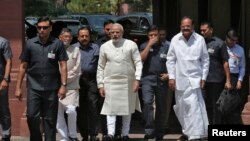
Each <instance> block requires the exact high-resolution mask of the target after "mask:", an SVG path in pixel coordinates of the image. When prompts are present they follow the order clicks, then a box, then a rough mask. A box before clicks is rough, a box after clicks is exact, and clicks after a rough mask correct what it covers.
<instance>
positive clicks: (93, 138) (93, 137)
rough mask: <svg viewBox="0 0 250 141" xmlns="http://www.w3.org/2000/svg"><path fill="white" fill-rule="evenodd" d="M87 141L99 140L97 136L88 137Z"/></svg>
mask: <svg viewBox="0 0 250 141" xmlns="http://www.w3.org/2000/svg"><path fill="white" fill-rule="evenodd" d="M89 141H100V139H99V138H98V137H97V136H90V139H89Z"/></svg>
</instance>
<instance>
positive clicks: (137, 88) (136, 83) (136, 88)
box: [133, 80, 140, 93]
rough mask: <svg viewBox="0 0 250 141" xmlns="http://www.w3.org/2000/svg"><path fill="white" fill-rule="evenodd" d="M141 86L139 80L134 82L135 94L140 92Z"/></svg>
mask: <svg viewBox="0 0 250 141" xmlns="http://www.w3.org/2000/svg"><path fill="white" fill-rule="evenodd" d="M139 85H140V81H139V80H134V82H133V92H134V93H135V92H138V90H139Z"/></svg>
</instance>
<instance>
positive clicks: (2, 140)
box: [1, 138, 10, 141]
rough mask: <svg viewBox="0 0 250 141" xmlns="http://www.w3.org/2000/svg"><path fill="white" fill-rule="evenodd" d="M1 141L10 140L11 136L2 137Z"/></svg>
mask: <svg viewBox="0 0 250 141" xmlns="http://www.w3.org/2000/svg"><path fill="white" fill-rule="evenodd" d="M1 141H10V138H2V139H1Z"/></svg>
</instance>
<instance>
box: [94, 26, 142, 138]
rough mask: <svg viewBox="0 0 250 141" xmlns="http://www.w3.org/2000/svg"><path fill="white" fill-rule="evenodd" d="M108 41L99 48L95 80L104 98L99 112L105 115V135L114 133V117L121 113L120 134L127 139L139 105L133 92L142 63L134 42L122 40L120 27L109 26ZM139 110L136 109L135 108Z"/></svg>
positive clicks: (137, 84) (136, 88)
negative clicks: (106, 130)
mask: <svg viewBox="0 0 250 141" xmlns="http://www.w3.org/2000/svg"><path fill="white" fill-rule="evenodd" d="M110 32H111V40H110V41H108V42H106V43H104V44H103V45H102V46H101V48H100V54H99V61H98V69H97V83H98V88H99V92H100V95H101V96H103V97H105V101H104V104H103V107H102V111H101V114H103V115H107V126H108V134H109V135H108V138H109V139H110V140H111V139H112V138H113V136H114V133H115V120H116V116H117V115H120V116H122V119H123V120H122V123H123V126H122V136H123V139H124V140H126V139H128V138H129V137H128V133H129V126H130V120H131V114H132V113H134V112H135V109H136V108H138V107H139V103H138V102H137V101H138V95H137V91H138V88H139V81H140V79H141V72H142V62H141V58H140V54H139V50H138V47H137V45H136V43H135V42H133V41H131V40H127V39H123V38H122V35H123V27H122V26H121V25H120V24H114V25H113V26H112V27H111V31H110ZM139 109H140V108H139Z"/></svg>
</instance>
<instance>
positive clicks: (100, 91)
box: [99, 87, 105, 97]
mask: <svg viewBox="0 0 250 141" xmlns="http://www.w3.org/2000/svg"><path fill="white" fill-rule="evenodd" d="M99 94H100V95H101V97H105V90H104V87H101V88H99Z"/></svg>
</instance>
